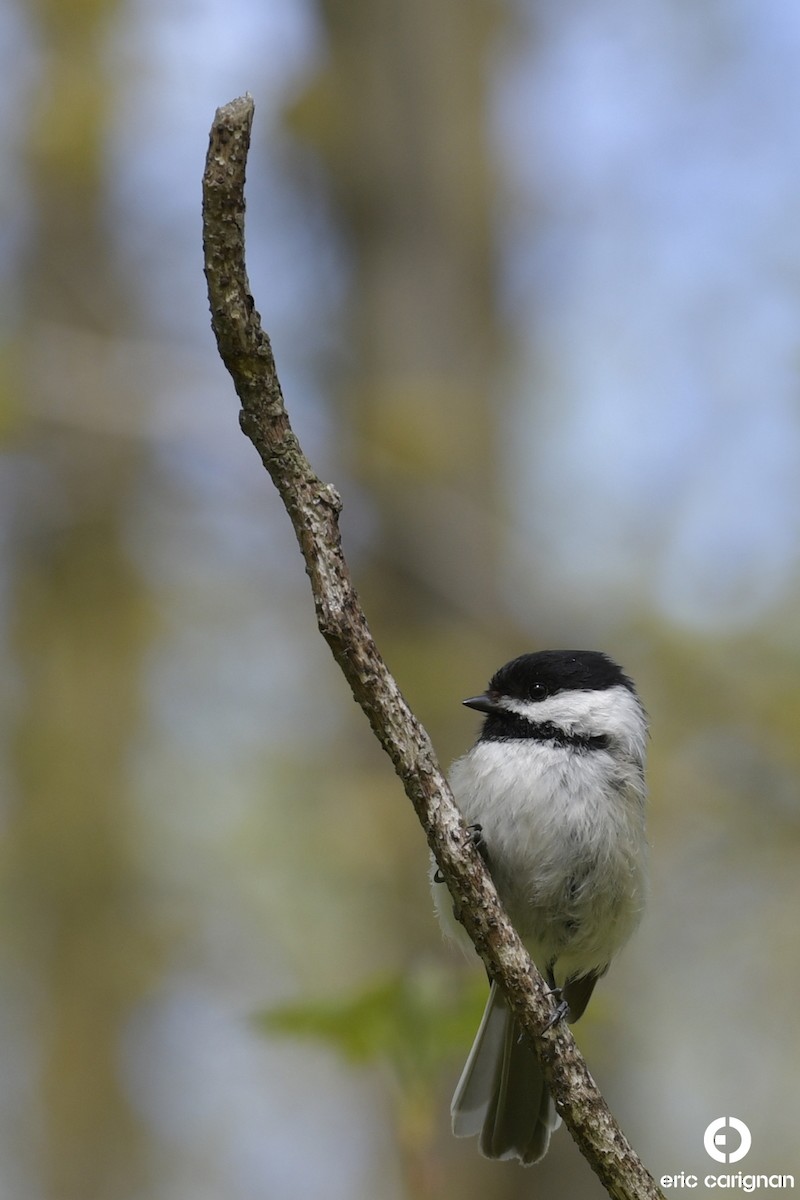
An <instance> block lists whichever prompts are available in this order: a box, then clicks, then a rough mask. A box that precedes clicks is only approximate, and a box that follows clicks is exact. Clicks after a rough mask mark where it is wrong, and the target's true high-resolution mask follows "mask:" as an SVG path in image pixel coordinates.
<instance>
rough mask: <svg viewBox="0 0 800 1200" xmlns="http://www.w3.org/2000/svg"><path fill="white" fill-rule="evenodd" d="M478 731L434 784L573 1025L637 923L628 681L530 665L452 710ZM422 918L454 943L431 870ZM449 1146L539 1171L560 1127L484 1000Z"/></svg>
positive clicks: (539, 1082) (577, 653)
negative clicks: (465, 712)
mask: <svg viewBox="0 0 800 1200" xmlns="http://www.w3.org/2000/svg"><path fill="white" fill-rule="evenodd" d="M463 703H464V704H465V705H466V706H467V707H468V708H470V709H473V710H474V711H476V712H478V713H481V714H482V715H483V718H484V719H483V724H482V727H481V730H480V733H479V736H478V738H477V741H476V742H475V744H474V745H473V746H472V747H471V749H470V750H468V751H467V753H466V754H464V755H463V756H461V757H460V758H458V759H456V761H455V762H454V763H453V764H452V766H451V768H450V771H449V775H448V779H449V784H450V788H451V790H452V792H453V796H454V798H455V801H456V804H457V805H458V808H459V809H460V811H461V814H462V816H463V818H464V821H465V822H466V823H467V826H468V828H469V835H470V837H471V838H472V839H473V841H474V842H475V844H476V845H477V847H478V849H479V850H480V852H481V854H482V855H483V857H484V860H485V862H486V865H487V867H488V870H489V871H490V873H491V876H492V879H493V881H494V883H495V886H496V888H497V892H498V895H499V897H500V901H501V903H502V905H503V907H504V908H505V910H506V912H507V914H508V916H509V918H510V920H511V922H512V924H513V925H514V927H515V928H516V930H517V932H518V933H519V935H520V937H521V939H522V942H523V944H524V945H525V947H526V949H527V950H528V952H529V954H530V956H531V958H532V960H533V962H534V963H535V964H536V966H537V967H538V969H539V971H540V972H541V974H542V975H543V976H544V978H545V979H546V981H547V983H548V986H549V988H550V990H551V992H552V993H553V994H554V995H555V997H556V998H557V999H558V1001H559V1002H558V1005H557V1006H556V1008H555V1009H554V1014H553V1021H557V1020H559V1019H561V1018H565V1019H566V1020H567V1021H569V1022H570V1023H572V1022H574V1021H577V1020H578V1018H579V1017H581V1016H582V1014H583V1012H584V1010H585V1009H586V1006H587V1004H588V1002H589V999H590V997H591V995H592V992H593V990H594V987H595V985H596V983H597V981H598V980H599V979H600V978H601V977H602V976H603V975H605V973H606V971H607V970H608V967H609V964H610V963H611V960H612V959H613V957H614V956H615V955H616V953H617V952H618V951H619V950H620V949H621V947H622V946H623V945H624V944H625V942H626V941H627V940H628V938H629V937H630V935H631V934H632V933H633V931H634V929H635V928H636V926H637V925H638V923H639V920H640V917H641V914H642V910H643V907H644V903H645V898H646V893H647V859H648V844H647V838H646V829H645V800H646V786H645V757H646V747H647V739H648V736H649V729H648V718H647V714H646V712H645V710H644V707H643V705H642V703H641V700H640V699H639V697H638V694H637V692H636V688H635V686H634V684H633V681H632V680H631V679H630V678H629V677H628V676H627V675H626V674H625V673H624V672H623V670H622V668H621V667H620V666H619V665H618V664H617V663H616V662H614V661H613V660H612V659H611V658H609V657H608V656H607V655H606V654H604V653H601V652H600V651H596V650H540V651H536V652H533V653H527V654H522V655H520V656H519V657H517V658H514V659H512V660H511V661H510V662H507V663H506V664H505V665H504V666H502V667H500V669H499V670H498V671H496V672H495V674H494V675H493V676H492V678H491V680H490V681H489V685H488V687H487V688H486V691H485V692H483V693H481V694H480V695H477V696H472V697H470V698H468V699H466V700H464V701H463ZM431 882H432V889H433V894H434V901H435V906H436V911H437V915H438V918H439V921H440V924H441V926H442V928H443V929H444V931H445V933H446V934H448V935H449V936H454V937H456V938H458V939H459V940H461V941H462V944H463V943H464V941H467V943H468V944H469V945H471V943H469V942H468V939H467V935H466V933H465V931H464V930H463V928H462V927H461V925H460V924H459V923H458V921H457V919H456V916H455V914H454V912H453V908H452V903H451V902H450V901H449V893H448V891H447V888H446V886H445V885H444V883H443V877H442V876H441V874H440V872H439V871H438V870H437V869H436V867H435V863H434V864H433V865H432V872H431ZM451 1116H452V1127H453V1133H454V1134H455V1135H456V1137H471V1136H475V1135H478V1138H479V1143H478V1144H479V1149H480V1151H481V1153H482V1154H483V1155H485V1156H486V1157H487V1158H490V1159H516V1160H518V1161H519V1162H520V1163H521V1164H523V1165H524V1166H530V1165H532V1164H533V1163H536V1162H538V1161H540V1159H542V1158H543V1157H544V1155H545V1154H546V1152H547V1149H548V1146H549V1144H550V1137H551V1134H552V1133H553V1131H554V1130H555V1129H557V1127H558V1126H559V1124H560V1123H561V1122H560V1118H559V1116H558V1115H557V1113H556V1111H555V1107H554V1105H553V1101H552V1098H551V1096H550V1094H549V1092H548V1090H547V1087H546V1086H545V1082H544V1079H543V1077H542V1072H541V1068H540V1066H539V1063H538V1060H537V1058H536V1056H535V1054H534V1052H533V1049H532V1047H531V1045H530V1043H529V1042H528V1040H527V1039H526V1038H525V1037H523V1035H522V1031H521V1029H520V1027H519V1026H518V1023H517V1021H516V1018H515V1017H514V1015H513V1013H512V1012H511V1010H510V1009H509V1007H508V1003H507V1001H506V998H505V995H504V993H503V991H502V989H501V988H500V987H499V985H498V984H497V983H496V982H491V987H490V992H489V998H488V1001H487V1003H486V1008H485V1011H484V1014H483V1018H482V1020H481V1023H480V1026H479V1028H478V1032H477V1035H476V1037H475V1041H474V1043H473V1046H472V1049H471V1051H470V1054H469V1056H468V1058H467V1062H466V1065H465V1067H464V1070H463V1072H462V1074H461V1077H460V1079H459V1081H458V1085H457V1087H456V1089H455V1093H454V1095H453V1101H452V1104H451Z"/></svg>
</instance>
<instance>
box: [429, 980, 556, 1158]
mask: <svg viewBox="0 0 800 1200" xmlns="http://www.w3.org/2000/svg"><path fill="white" fill-rule="evenodd" d="M450 1112H451V1115H452V1118H453V1133H454V1134H455V1135H456V1137H472V1136H473V1135H474V1134H476V1133H479V1134H480V1143H479V1145H480V1148H481V1153H482V1154H485V1155H486V1157H487V1158H518V1159H519V1160H520V1162H521V1163H523V1164H524V1165H525V1166H530V1165H531V1164H532V1163H535V1162H538V1161H539V1159H540V1158H543V1157H544V1155H545V1154H546V1153H547V1147H548V1145H549V1144H550V1134H551V1133H552V1132H553V1130H554V1129H557V1128H558V1126H559V1125H560V1124H561V1118H560V1117H559V1116H558V1115H557V1113H556V1111H555V1108H554V1107H553V1101H552V1100H551V1098H550V1093H549V1092H548V1091H547V1088H546V1087H545V1085H544V1080H543V1079H542V1072H541V1068H540V1066H539V1064H538V1062H537V1061H536V1056H535V1055H534V1053H533V1050H532V1049H531V1047H530V1046H529V1044H528V1042H527V1039H524V1038H521V1033H520V1029H519V1026H518V1025H517V1023H516V1021H515V1020H514V1017H513V1016H512V1014H511V1012H510V1011H509V1008H508V1005H507V1004H506V1000H505V997H504V995H503V993H502V992H501V991H500V989H499V988H498V986H497V984H496V983H493V984H492V990H491V991H490V993H489V999H488V1001H487V1003H486V1009H485V1011H484V1014H483V1019H482V1020H481V1023H480V1027H479V1029H478V1033H477V1035H476V1037H475V1042H474V1043H473V1046H472V1049H471V1050H470V1053H469V1058H468V1059H467V1063H466V1066H465V1067H464V1070H463V1072H462V1074H461V1078H460V1079H459V1081H458V1087H457V1088H456V1090H455V1094H454V1096H453V1103H452V1104H451V1106H450Z"/></svg>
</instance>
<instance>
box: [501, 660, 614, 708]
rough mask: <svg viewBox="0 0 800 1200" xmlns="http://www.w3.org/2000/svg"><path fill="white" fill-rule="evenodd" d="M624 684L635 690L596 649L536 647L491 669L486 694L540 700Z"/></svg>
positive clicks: (603, 689)
mask: <svg viewBox="0 0 800 1200" xmlns="http://www.w3.org/2000/svg"><path fill="white" fill-rule="evenodd" d="M612 687H625V688H627V689H628V690H629V691H631V692H633V693H634V695H635V694H636V689H635V688H634V686H633V682H632V680H630V679H629V678H628V676H627V675H626V674H625V673H624V671H623V670H622V667H620V666H619V665H618V664H617V663H615V662H614V660H613V659H611V658H609V657H608V655H607V654H602V653H601V652H600V651H599V650H539V651H537V652H536V653H535V654H521V655H520V656H519V658H513V659H512V660H511V662H508V663H506V664H505V666H503V667H501V668H500V670H499V671H497V672H495V674H494V675H493V676H492V678H491V680H490V681H489V686H488V688H487V689H486V691H487V695H488V696H512V697H514V698H515V699H518V700H543V699H545V697H547V696H554V695H556V693H557V692H564V691H582V692H584V691H585V692H600V691H606V690H607V689H608V688H612Z"/></svg>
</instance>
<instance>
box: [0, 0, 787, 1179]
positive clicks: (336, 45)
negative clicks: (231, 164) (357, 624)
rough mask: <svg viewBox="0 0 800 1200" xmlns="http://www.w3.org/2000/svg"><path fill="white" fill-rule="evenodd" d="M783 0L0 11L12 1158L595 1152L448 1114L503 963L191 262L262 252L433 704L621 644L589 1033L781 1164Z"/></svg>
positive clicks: (340, 1167) (401, 638) (366, 555)
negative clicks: (621, 678)
mask: <svg viewBox="0 0 800 1200" xmlns="http://www.w3.org/2000/svg"><path fill="white" fill-rule="evenodd" d="M799 58H800V9H799V8H798V6H797V5H796V4H795V3H794V0H774V2H773V3H771V4H768V5H765V4H762V3H759V2H758V0H726V2H725V3H719V2H715V0H703V2H702V3H694V4H691V5H687V4H685V3H680V2H679V0H652V2H651V3H649V4H646V5H641V4H637V3H635V0H606V2H605V3H603V4H601V5H598V4H596V3H593V2H591V0H567V3H561V4H554V3H550V2H547V0H528V2H524V0H516V2H515V0H437V3H435V4H430V3H429V2H428V0H338V2H335V0H316V2H314V0H268V2H267V3H257V2H256V0H225V3H222V2H219V0H218V2H216V3H215V2H214V0H158V2H157V3H156V0H71V2H70V3H69V4H64V3H62V0H27V2H25V0H7V3H6V4H5V5H4V6H3V7H2V8H1V9H0V62H2V70H1V71H0V92H2V114H3V115H2V119H1V120H0V145H1V146H2V161H3V163H4V170H3V171H2V174H1V175H0V210H1V211H2V233H1V234H0V267H1V268H2V274H3V287H2V292H1V293H0V296H1V300H0V322H1V325H2V343H0V345H1V346H2V354H1V357H0V435H1V436H2V444H1V448H2V460H1V461H0V497H2V500H1V502H0V519H1V520H2V527H1V528H2V545H3V549H4V555H3V560H2V562H3V567H2V572H1V573H0V615H1V617H2V622H1V625H0V628H1V629H2V637H1V638H0V654H1V655H2V664H1V669H0V681H1V682H0V704H2V711H3V715H4V717H5V721H4V734H3V742H2V751H3V753H2V774H1V778H2V785H3V786H2V808H0V814H1V816H2V834H3V837H2V849H1V850H0V885H1V886H2V910H1V911H0V1195H1V1196H3V1197H6V1196H7V1197H13V1200H144V1198H145V1197H147V1198H149V1197H154V1196H157V1197H159V1198H160V1200H189V1198H191V1200H217V1198H221V1197H225V1198H226V1200H256V1198H257V1200H261V1198H265V1197H268V1198H272V1197H275V1198H277V1200H294V1198H295V1197H297V1198H301V1197H302V1198H303V1200H337V1198H339V1197H342V1198H344V1197H347V1198H348V1200H361V1198H363V1200H372V1198H375V1197H378V1198H380V1200H406V1198H409V1200H427V1198H429V1197H451V1196H452V1197H456V1196H458V1197H467V1198H468V1197H478V1196H480V1197H486V1196H491V1197H497V1198H500V1200H513V1198H515V1197H521V1196H523V1195H524V1196H528V1195H533V1194H535V1195H536V1196H538V1197H543V1198H544V1197H552V1198H556V1197H563V1196H566V1195H569V1196H571V1197H576V1198H578V1200H584V1198H595V1200H598V1198H600V1197H602V1196H603V1195H604V1193H603V1191H602V1188H601V1187H600V1185H599V1183H598V1182H597V1181H596V1179H595V1178H594V1176H593V1175H592V1174H591V1172H590V1170H589V1168H588V1167H587V1166H586V1164H585V1163H584V1161H583V1160H582V1159H581V1157H580V1155H579V1154H578V1152H577V1150H576V1149H575V1147H574V1146H573V1145H572V1143H571V1140H570V1138H569V1136H568V1134H567V1133H566V1132H564V1131H561V1132H560V1133H559V1134H558V1135H557V1136H556V1138H555V1139H554V1141H553V1145H552V1149H551V1152H550V1154H549V1156H548V1158H547V1160H546V1161H545V1162H544V1163H542V1164H541V1165H540V1166H538V1167H536V1168H535V1169H534V1170H533V1171H532V1172H530V1173H529V1172H526V1171H523V1170H522V1169H520V1168H519V1167H517V1166H516V1165H515V1164H505V1163H500V1164H497V1163H487V1162H485V1161H484V1160H482V1159H481V1158H480V1157H479V1156H478V1152H477V1148H476V1146H475V1144H474V1142H472V1141H467V1142H461V1141H458V1142H457V1141H455V1140H454V1139H453V1138H452V1137H451V1135H450V1132H449V1114H448V1108H449V1100H450V1095H451V1092H452V1089H453V1086H454V1084H455V1082H456V1080H457V1078H458V1074H459V1071H460V1069H461V1065H462V1063H463V1060H464V1057H465V1055H466V1052H467V1049H468V1046H469V1044H470V1041H471V1038H472V1034H473V1032H474V1029H475V1027H476V1025H477V1020H478V1017H479V1013H480V1010H481V1007H482V1003H483V999H484V989H485V985H484V982H483V977H482V974H483V973H482V970H481V969H480V967H479V964H478V963H477V961H470V960H467V959H465V958H463V957H459V955H458V954H455V953H453V952H452V950H450V949H449V948H448V947H447V946H445V945H444V944H443V942H442V939H441V936H440V934H439V931H438V928H437V926H436V924H435V921H434V918H433V915H432V903H431V900H430V897H429V893H428V888H427V881H426V871H427V852H426V847H425V844H424V839H423V836H422V834H421V831H420V829H419V827H418V825H417V822H416V818H415V817H414V815H413V812H412V810H411V807H410V805H409V803H408V802H407V801H406V799H405V797H404V795H403V793H402V790H401V787H400V785H399V783H398V781H397V780H396V779H395V777H394V776H393V774H392V770H391V767H390V764H389V763H388V760H385V759H384V758H383V757H382V755H381V753H380V751H379V750H378V748H377V745H376V743H375V742H374V739H373V738H372V736H371V734H370V732H369V730H368V727H367V724H366V722H365V720H364V719H363V716H362V715H361V713H360V712H359V711H358V710H357V709H356V707H355V705H354V704H353V703H352V701H351V699H350V696H349V693H348V691H347V689H346V687H345V684H344V682H343V680H342V678H341V676H340V674H339V672H338V669H337V668H336V667H335V665H334V663H333V660H332V659H331V657H330V655H329V652H328V650H327V648H326V647H325V645H324V643H323V642H322V640H321V638H320V637H319V636H318V634H317V632H316V627H315V623H314V615H313V606H312V603H311V597H310V594H309V589H308V586H307V581H306V578H305V576H304V573H303V569H302V563H301V559H300V556H299V553H298V551H297V548H296V546H295V544H294V540H293V535H292V532H291V529H290V526H289V522H288V519H287V517H286V514H285V513H284V511H283V510H282V508H281V505H280V503H279V501H278V498H277V495H276V494H275V493H274V492H273V490H272V488H271V485H270V482H269V480H268V478H267V476H266V474H265V473H264V471H263V469H262V468H261V465H260V463H259V461H258V458H257V456H256V454H255V452H254V451H253V449H252V447H251V446H250V444H249V443H248V442H247V441H246V440H245V439H244V438H243V437H242V436H241V434H240V432H239V429H238V425H237V401H236V397H235V395H234V392H233V388H232V385H231V381H230V379H229V378H228V376H227V375H226V373H225V372H224V370H223V368H222V366H221V364H220V362H219V360H218V358H217V356H216V351H215V346H214V342H213V337H212V334H211V331H210V327H209V318H208V308H207V300H206V294H205V282H204V278H203V273H202V255H201V229H200V179H201V173H202V169H203V162H204V156H205V151H206V146H207V139H208V130H209V126H210V123H211V120H212V117H213V114H214V110H215V108H216V107H217V106H218V105H220V104H222V103H225V102H226V101H228V100H230V99H232V98H233V97H234V96H236V95H239V94H241V93H243V92H245V91H250V92H251V93H252V94H253V96H254V98H255V102H256V122H255V130H254V144H253V148H252V152H251V158H250V165H249V178H248V230H247V235H248V257H249V272H250V279H251V283H252V286H253V290H254V293H255V296H256V302H257V306H258V308H259V309H260V311H261V313H262V317H263V321H264V325H265V328H266V329H267V330H268V331H269V332H270V334H271V336H272V339H273V343H274V347H275V352H276V357H277V361H278V366H279V370H280V373H281V378H282V382H283V387H284V391H285V394H286V397H287V402H288V404H289V408H290V411H291V414H292V418H293V421H294V424H295V427H296V429H297V431H298V433H299V435H300V437H301V440H302V441H303V443H304V446H305V448H306V450H307V452H308V454H309V456H310V457H311V459H312V461H313V463H314V465H315V467H316V469H317V470H318V472H319V473H320V474H321V475H322V476H323V478H325V479H327V480H330V481H331V482H333V483H335V485H336V486H337V488H339V490H340V491H341V493H342V495H343V497H344V502H345V510H344V514H343V531H344V536H345V542H346V549H347V553H348V556H349V560H350V563H351V567H352V570H353V574H354V576H355V579H356V583H357V586H358V588H359V590H360V593H361V596H362V599H363V602H364V604H365V606H366V609H367V612H368V615H369V618H370V621H371V624H372V627H373V631H374V633H375V635H376V637H377V639H378V643H379V645H380V646H381V648H382V650H383V652H384V654H385V656H386V658H387V661H388V663H389V666H390V667H391V668H392V670H393V671H394V672H395V674H396V676H397V679H398V681H399V683H400V686H401V687H402V689H403V691H404V692H405V694H406V696H407V698H408V699H409V701H410V702H411V704H412V706H413V707H414V708H415V710H416V712H417V713H418V715H419V716H420V717H421V718H422V720H423V721H424V722H425V723H426V725H427V727H428V729H429V731H430V733H431V735H432V737H433V740H434V743H435V745H436V747H437V749H438V751H439V753H440V755H441V757H442V759H443V761H445V762H447V761H449V760H450V759H451V758H452V757H454V756H455V755H457V754H458V753H460V752H462V751H463V750H464V749H465V748H466V747H467V746H468V745H469V744H470V742H471V740H472V739H473V737H474V735H475V732H476V726H477V722H476V719H475V717H474V715H473V714H470V713H469V712H467V711H465V710H464V709H462V708H461V706H460V703H459V702H460V700H461V698H462V697H464V696H467V695H471V694H474V693H475V691H476V690H478V689H480V688H482V687H483V686H484V685H485V683H486V681H487V680H488V677H489V676H490V675H491V674H492V672H493V671H494V669H495V668H496V667H498V666H499V665H500V664H501V663H502V662H503V661H505V660H506V659H507V658H510V657H512V656H513V655H515V654H518V653H520V652H522V651H526V650H533V649H537V648H542V647H547V646H570V647H580V648H598V649H605V650H607V651H608V652H609V653H611V654H612V655H613V656H614V657H616V658H618V659H619V660H620V661H621V662H622V663H623V665H624V666H625V668H626V669H627V670H628V671H629V672H630V673H631V674H632V675H633V677H634V678H635V679H636V680H637V682H638V685H639V688H640V692H641V694H642V696H643V699H644V701H645V703H646V705H647V707H648V709H649V711H650V714H651V717H652V724H653V737H652V749H651V769H650V784H651V797H652V807H651V832H652V837H651V841H652V851H653V852H652V858H653V864H652V875H653V884H652V897H651V901H650V907H649V911H648V915H647V917H646V919H645V921H644V923H643V926H642V928H641V930H640V932H639V934H638V935H637V937H636V939H635V940H634V941H633V943H632V944H631V945H630V946H629V947H628V948H627V949H626V950H625V952H624V953H623V954H622V956H621V957H620V959H619V960H618V962H617V963H616V965H615V968H614V970H613V971H612V973H611V975H610V976H609V978H608V979H607V980H604V982H603V984H602V986H601V987H600V988H599V989H598V991H597V992H596V994H595V1000H594V1001H593V1004H592V1006H591V1007H590V1010H589V1013H588V1015H587V1017H586V1018H585V1019H584V1021H583V1022H582V1023H581V1024H580V1025H579V1026H578V1030H577V1032H578V1038H579V1041H580V1043H581V1045H582V1047H583V1049H584V1051H585V1053H586V1055H587V1057H588V1060H589V1063H590V1066H591V1069H592V1071H593V1073H594V1075H595V1077H596V1078H597V1080H598V1082H599V1084H600V1086H601V1087H602V1089H603V1090H604V1092H605V1095H606V1097H607V1099H608V1101H609V1103H610V1104H611V1107H612V1109H613V1110H614V1112H615V1113H616V1115H617V1116H618V1118H619V1119H620V1121H621V1123H622V1125H623V1127H624V1129H625V1130H626V1132H627V1133H628V1135H629V1136H630V1137H631V1139H632V1140H633V1142H634V1144H635V1145H636V1146H637V1148H638V1149H639V1151H640V1152H641V1154H642V1155H643V1157H644V1160H645V1162H646V1163H647V1164H648V1166H649V1167H650V1169H651V1171H652V1172H653V1173H654V1174H655V1175H656V1176H660V1175H662V1174H664V1173H677V1172H679V1171H687V1172H689V1171H694V1172H698V1173H700V1174H701V1175H702V1174H705V1173H706V1171H708V1170H713V1171H716V1170H724V1169H725V1168H722V1167H718V1165H717V1164H714V1163H712V1162H711V1160H709V1159H708V1158H707V1157H706V1155H705V1154H704V1151H703V1145H702V1137H703V1131H704V1130H705V1128H706V1126H707V1125H708V1123H709V1122H710V1121H711V1120H713V1119H714V1118H716V1117H718V1116H720V1115H722V1114H729V1113H732V1114H734V1115H736V1116H737V1117H738V1118H739V1119H741V1120H744V1121H745V1122H746V1123H747V1124H748V1125H749V1126H750V1129H751V1133H752V1138H753V1148H752V1151H751V1153H750V1155H749V1156H748V1158H747V1160H746V1162H745V1163H741V1164H739V1165H738V1167H737V1168H736V1169H739V1168H746V1169H747V1170H749V1171H767V1172H771V1173H775V1172H797V1171H798V1170H800V1157H799V1156H798V1152H797V1135H796V1127H797V1120H798V1116H799V1115H800V1106H799V1105H798V1080H797V1070H796V1063H797V1054H798V1044H799V1043H800V1013H799V1012H798V1006H797V1003H796V997H797V993H798V987H800V952H799V951H798V936H797V914H798V902H800V871H798V861H800V860H799V859H798V849H799V848H800V797H799V796H798V765H799V760H800V745H799V744H798V737H797V726H798V715H799V714H800V678H799V677H798V665H799V662H800V626H799V625H798V620H797V603H798V593H799V591H800V586H799V580H798V548H799V546H800V541H799V539H798V513H799V512H800V507H799V506H798V492H799V491H800V414H799V411H798V392H799V391H800V388H799V386H798V384H799V381H800V375H799V374H798V371H799V368H800V232H799V231H800V220H799V217H800V126H798V122H797V112H798V111H799V110H800V71H798V69H797V64H798V61H799Z"/></svg>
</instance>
